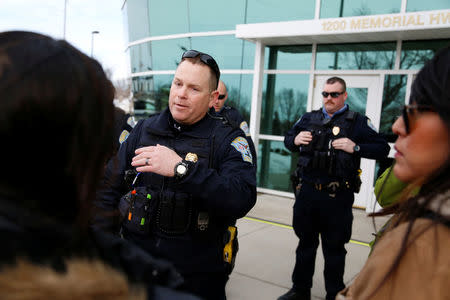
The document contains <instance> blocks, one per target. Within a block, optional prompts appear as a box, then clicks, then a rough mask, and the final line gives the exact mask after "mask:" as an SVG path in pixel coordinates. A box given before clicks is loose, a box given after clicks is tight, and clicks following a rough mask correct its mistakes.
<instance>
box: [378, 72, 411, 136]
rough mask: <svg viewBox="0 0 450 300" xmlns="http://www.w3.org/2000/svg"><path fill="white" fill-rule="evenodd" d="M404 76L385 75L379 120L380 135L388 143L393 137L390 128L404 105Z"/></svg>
mask: <svg viewBox="0 0 450 300" xmlns="http://www.w3.org/2000/svg"><path fill="white" fill-rule="evenodd" d="M406 79H407V76H406V75H386V76H385V79H384V90H383V104H382V109H381V118H380V133H382V134H384V135H385V136H386V137H387V139H388V142H391V143H392V142H394V141H395V137H394V135H393V133H392V130H391V127H392V124H394V122H395V120H396V119H397V117H398V116H399V115H400V113H401V108H402V107H403V105H404V104H405V96H406Z"/></svg>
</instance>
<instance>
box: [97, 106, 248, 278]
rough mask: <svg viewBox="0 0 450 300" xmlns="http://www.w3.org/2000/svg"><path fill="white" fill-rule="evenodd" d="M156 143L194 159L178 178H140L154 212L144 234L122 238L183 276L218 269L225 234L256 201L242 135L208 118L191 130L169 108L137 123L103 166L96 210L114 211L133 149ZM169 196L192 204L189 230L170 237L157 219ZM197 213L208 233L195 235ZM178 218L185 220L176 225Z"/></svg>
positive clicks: (150, 175)
mask: <svg viewBox="0 0 450 300" xmlns="http://www.w3.org/2000/svg"><path fill="white" fill-rule="evenodd" d="M224 123H225V124H224ZM156 144H160V145H163V146H167V147H169V148H171V149H173V150H174V151H175V152H177V153H178V155H180V156H181V157H182V158H185V156H186V154H187V153H195V154H196V155H197V157H198V161H197V162H196V163H194V164H192V165H190V167H189V171H188V174H187V175H186V176H185V177H183V178H181V179H177V178H175V177H163V176H161V175H157V174H154V173H141V174H140V175H139V177H138V180H137V181H136V183H135V186H137V187H140V186H145V187H149V188H151V189H152V191H154V194H155V195H157V197H156V198H158V197H159V198H160V199H159V202H158V203H157V204H156V206H157V208H156V209H157V210H158V211H157V212H156V214H155V217H154V218H153V220H151V227H150V229H149V231H150V232H149V233H148V234H147V233H146V234H135V233H133V232H127V236H126V237H127V238H129V239H131V240H133V241H134V242H135V243H137V244H138V245H140V246H141V247H143V248H144V249H145V250H147V251H149V252H150V253H152V254H154V255H157V256H161V257H164V258H166V259H168V260H170V261H172V262H173V263H174V264H175V266H176V267H177V268H178V269H179V270H180V271H181V272H182V273H191V272H212V271H222V270H223V257H222V256H223V253H222V252H223V246H224V245H223V234H224V231H225V229H226V227H227V225H229V224H232V223H233V222H235V220H236V219H238V218H241V217H243V216H245V215H246V214H247V212H248V211H249V210H250V209H251V208H252V207H253V206H254V204H255V202H256V170H255V165H254V161H253V159H254V158H253V156H252V154H251V153H252V151H251V150H250V145H249V143H248V142H247V140H246V138H245V134H244V133H243V132H242V131H241V130H239V129H234V128H232V127H231V126H229V125H228V124H226V122H223V119H221V118H218V117H216V116H211V115H210V114H207V115H205V117H204V118H203V119H202V120H200V121H198V122H197V123H195V124H193V125H190V126H183V125H179V124H177V123H175V122H174V121H173V119H172V117H171V114H170V111H169V110H168V109H166V110H165V111H163V112H161V113H160V114H157V115H154V116H152V117H150V118H148V119H145V120H141V121H140V122H139V123H138V124H137V125H136V126H135V128H134V129H133V131H132V132H131V134H130V136H129V137H128V139H127V140H126V141H125V142H124V143H123V144H122V145H121V148H120V150H119V153H118V157H117V159H114V158H113V159H112V160H111V161H110V163H109V164H108V167H107V171H106V176H105V182H104V187H105V188H103V189H102V190H101V191H100V192H99V194H98V196H99V197H98V202H97V205H98V206H99V207H100V208H102V209H104V210H110V211H112V210H114V209H116V208H117V207H118V205H119V200H120V198H121V197H122V195H124V194H125V193H127V192H128V191H129V189H130V187H129V186H127V185H126V184H125V182H124V180H123V176H124V172H125V171H126V170H128V169H132V167H131V160H132V158H133V157H134V156H135V149H137V148H140V147H144V146H155V145H156ZM172 195H183V197H184V196H186V195H187V198H189V199H191V200H192V210H189V216H188V218H189V220H190V221H189V222H190V225H189V226H190V227H189V230H187V232H184V233H181V234H170V233H168V232H166V231H164V230H162V226H160V223H161V222H162V221H161V218H162V217H161V215H165V214H164V213H161V203H162V202H164V201H161V198H164V197H172ZM183 199H184V198H183ZM156 201H158V200H156ZM199 212H206V213H207V214H208V216H209V221H208V229H209V232H208V234H207V235H203V234H196V226H197V222H198V219H199V215H198V213H199ZM180 218H186V216H181V217H177V219H176V220H175V221H178V220H179V219H180ZM103 225H105V223H103ZM106 225H107V224H106ZM107 226H108V225H107Z"/></svg>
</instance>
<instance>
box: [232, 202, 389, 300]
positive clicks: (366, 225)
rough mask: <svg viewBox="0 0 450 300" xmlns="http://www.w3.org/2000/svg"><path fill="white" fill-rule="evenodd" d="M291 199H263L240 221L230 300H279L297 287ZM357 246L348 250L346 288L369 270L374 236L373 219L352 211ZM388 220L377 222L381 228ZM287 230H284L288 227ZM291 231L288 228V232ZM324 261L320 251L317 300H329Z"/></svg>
mask: <svg viewBox="0 0 450 300" xmlns="http://www.w3.org/2000/svg"><path fill="white" fill-rule="evenodd" d="M293 204H294V200H293V199H291V198H283V197H277V196H273V195H268V194H259V195H258V201H257V204H256V206H255V207H254V208H253V209H252V210H251V211H250V212H249V214H248V215H247V217H245V218H243V219H240V220H238V230H239V247H240V249H239V253H238V256H237V259H236V266H235V269H234V271H233V273H232V274H231V276H230V281H229V282H228V285H227V299H228V300H247V299H252V300H253V299H258V300H274V299H277V298H278V297H279V296H280V295H282V294H284V293H285V292H286V291H288V290H289V289H290V287H291V285H292V282H291V274H292V270H293V267H294V264H295V249H296V247H297V243H298V239H297V237H296V236H295V233H294V231H293V230H292V228H291V227H290V225H291V223H292V205H293ZM353 215H354V221H353V232H352V242H350V243H349V244H347V245H346V249H347V257H346V267H345V274H344V282H345V284H348V283H350V282H351V280H352V279H353V278H354V277H355V276H356V275H357V274H358V272H359V271H360V270H361V268H362V266H363V265H364V263H365V261H366V259H367V255H368V254H369V247H368V246H367V243H368V242H369V241H370V240H372V237H373V236H372V233H373V232H374V228H373V222H372V218H370V217H367V216H366V212H365V211H363V210H361V209H353ZM386 220H387V218H377V222H376V226H377V228H380V226H381V225H382V224H384V222H385V221H386ZM283 224H284V225H283ZM286 225H287V226H286ZM323 265H324V264H323V255H322V251H321V247H320V246H319V249H318V251H317V258H316V271H315V274H314V277H313V288H312V290H311V294H312V299H325V294H326V293H325V285H324V279H323Z"/></svg>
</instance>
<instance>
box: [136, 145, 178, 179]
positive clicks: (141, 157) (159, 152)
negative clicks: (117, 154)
mask: <svg viewBox="0 0 450 300" xmlns="http://www.w3.org/2000/svg"><path fill="white" fill-rule="evenodd" d="M135 153H136V156H135V157H133V160H132V162H131V165H132V166H133V167H136V171H138V172H153V173H156V174H159V175H162V176H168V177H173V176H175V173H174V168H175V165H176V164H177V163H179V162H180V161H182V158H181V156H179V155H178V154H177V153H176V152H175V151H173V150H172V149H169V148H167V147H166V146H161V145H159V144H158V145H156V146H149V147H143V148H139V149H136V151H135Z"/></svg>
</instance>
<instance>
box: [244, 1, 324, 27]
mask: <svg viewBox="0 0 450 300" xmlns="http://www.w3.org/2000/svg"><path fill="white" fill-rule="evenodd" d="M246 2H247V22H246V23H261V22H277V21H291V20H308V19H314V9H315V7H316V1H315V0H302V1H298V0H283V1H282V2H280V1H271V0H246Z"/></svg>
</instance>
